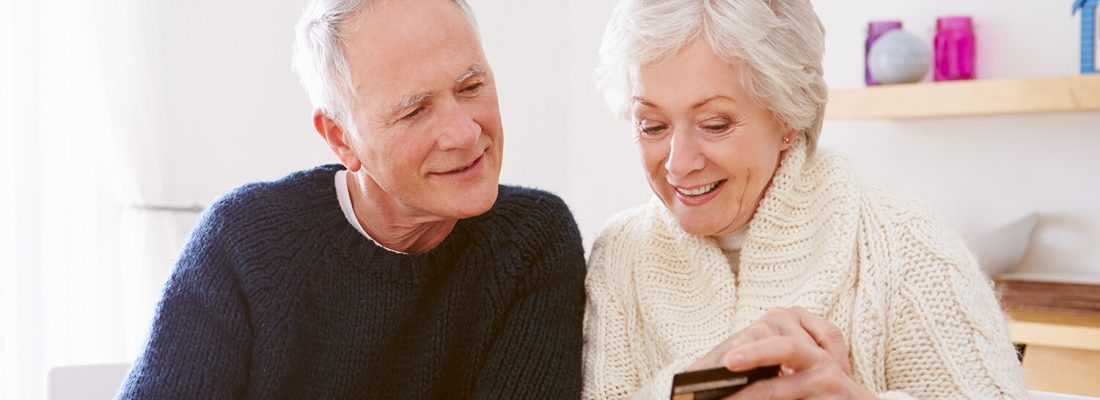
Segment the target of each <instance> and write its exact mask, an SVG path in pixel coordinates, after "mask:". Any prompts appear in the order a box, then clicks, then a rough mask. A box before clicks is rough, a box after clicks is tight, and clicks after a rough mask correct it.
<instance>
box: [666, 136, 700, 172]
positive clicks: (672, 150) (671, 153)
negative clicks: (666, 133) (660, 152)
mask: <svg viewBox="0 0 1100 400" xmlns="http://www.w3.org/2000/svg"><path fill="white" fill-rule="evenodd" d="M705 165H706V159H705V158H704V157H703V153H702V152H701V151H700V149H699V144H698V143H696V142H695V139H694V138H693V137H692V136H691V134H690V132H675V131H674V132H672V138H671V139H670V143H669V147H668V158H666V159H665V170H667V171H668V173H669V174H670V175H672V176H673V177H677V178H683V177H686V176H688V175H689V174H691V173H692V172H694V171H698V170H700V169H703V166H705Z"/></svg>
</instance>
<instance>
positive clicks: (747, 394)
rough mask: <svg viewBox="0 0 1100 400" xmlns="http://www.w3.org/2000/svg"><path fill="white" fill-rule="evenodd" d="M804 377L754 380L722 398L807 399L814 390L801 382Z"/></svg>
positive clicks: (756, 399) (811, 395)
mask: <svg viewBox="0 0 1100 400" xmlns="http://www.w3.org/2000/svg"><path fill="white" fill-rule="evenodd" d="M804 378H805V377H804V376H802V375H786V376H780V377H775V378H770V379H765V380H761V381H756V382H754V383H753V384H751V385H749V386H746V387H745V388H744V389H741V390H740V391H738V392H737V393H734V394H733V395H731V396H728V397H726V398H725V399H723V400H742V399H752V400H760V399H768V400H784V399H808V398H811V397H813V396H814V395H815V394H816V392H815V391H814V388H813V387H811V386H810V385H806V384H805V382H803V381H804V380H805V379H804Z"/></svg>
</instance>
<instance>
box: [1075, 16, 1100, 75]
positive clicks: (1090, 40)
mask: <svg viewBox="0 0 1100 400" xmlns="http://www.w3.org/2000/svg"><path fill="white" fill-rule="evenodd" d="M1098 4H1100V0H1074V2H1073V14H1077V11H1078V10H1080V11H1081V73H1082V74H1095V73H1100V57H1098V54H1097V53H1098V52H1100V47H1098V46H1100V27H1098V26H1097V23H1098V22H1100V21H1098V20H1100V14H1098V12H1100V8H1098V7H1097V5H1098Z"/></svg>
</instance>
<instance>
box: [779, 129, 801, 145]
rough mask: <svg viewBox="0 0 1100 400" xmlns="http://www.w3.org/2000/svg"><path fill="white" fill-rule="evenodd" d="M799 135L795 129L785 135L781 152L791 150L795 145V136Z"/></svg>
mask: <svg viewBox="0 0 1100 400" xmlns="http://www.w3.org/2000/svg"><path fill="white" fill-rule="evenodd" d="M797 134H798V132H797V131H795V130H794V128H791V129H790V130H788V131H787V133H785V134H783V139H782V140H783V144H782V145H780V146H779V150H780V151H783V150H787V149H789V148H791V145H792V144H794V138H795V135H797Z"/></svg>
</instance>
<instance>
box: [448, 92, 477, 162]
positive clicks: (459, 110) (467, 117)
mask: <svg viewBox="0 0 1100 400" xmlns="http://www.w3.org/2000/svg"><path fill="white" fill-rule="evenodd" d="M444 115H445V116H444V119H443V124H442V126H441V127H440V128H441V130H442V134H441V135H440V136H439V141H438V146H439V149H440V150H453V149H471V148H474V147H475V146H476V145H477V140H478V137H480V136H481V125H479V124H478V123H477V121H475V120H474V116H473V114H471V113H470V112H468V111H467V110H466V109H465V108H464V107H463V106H462V105H461V104H459V103H457V102H454V101H452V102H450V104H448V105H447V107H446V109H445V110H444Z"/></svg>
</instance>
